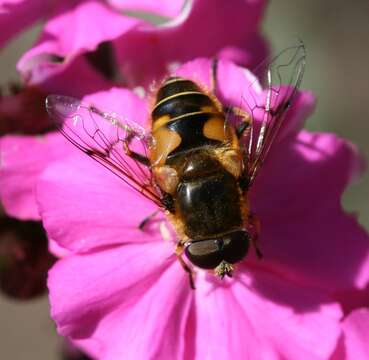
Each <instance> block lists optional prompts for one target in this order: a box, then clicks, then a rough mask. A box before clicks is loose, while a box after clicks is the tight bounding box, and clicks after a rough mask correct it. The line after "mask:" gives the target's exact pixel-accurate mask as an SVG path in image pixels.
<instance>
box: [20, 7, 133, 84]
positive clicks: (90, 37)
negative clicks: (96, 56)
mask: <svg viewBox="0 0 369 360" xmlns="http://www.w3.org/2000/svg"><path fill="white" fill-rule="evenodd" d="M138 22H139V21H138V20H135V19H133V18H130V17H122V16H121V15H120V14H119V13H118V12H116V11H114V10H112V9H110V8H109V7H108V6H107V5H105V4H103V3H102V2H100V1H96V0H88V1H81V2H78V1H77V2H76V3H75V4H73V7H72V4H71V3H69V2H60V3H59V4H58V7H57V8H56V9H55V11H54V16H52V17H51V19H50V20H49V21H48V22H47V23H46V25H45V27H44V29H43V32H42V34H41V36H40V38H39V40H38V43H37V45H36V46H34V47H33V48H32V49H31V50H29V51H28V52H26V53H25V54H24V55H23V56H22V58H21V59H20V61H19V62H18V65H17V68H18V71H20V73H21V74H22V76H23V78H24V79H25V80H26V81H28V82H31V83H41V82H43V81H44V80H45V78H46V77H47V76H52V75H55V74H57V73H59V72H61V71H63V70H64V68H65V67H66V66H67V65H70V63H72V62H73V59H74V57H76V56H77V55H78V54H81V53H82V52H87V51H92V50H95V49H96V48H97V46H98V45H99V44H100V43H102V42H105V41H109V40H112V39H115V38H117V37H118V36H120V35H121V34H122V33H124V32H126V31H128V30H130V29H131V28H133V27H135V26H136V25H137V23H138ZM97 24H98V26H97ZM84 71H86V70H84ZM82 75H83V74H80V76H79V79H81V76H82ZM90 81H91V80H90ZM71 85H72V84H70V86H71Z"/></svg>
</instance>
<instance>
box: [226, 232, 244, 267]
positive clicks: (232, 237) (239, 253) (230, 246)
mask: <svg viewBox="0 0 369 360" xmlns="http://www.w3.org/2000/svg"><path fill="white" fill-rule="evenodd" d="M222 240H223V249H222V254H223V259H224V260H225V261H227V262H229V263H231V264H234V263H236V262H239V261H241V260H242V259H243V258H244V257H245V256H246V254H247V251H248V250H249V242H250V235H249V234H248V233H247V232H246V231H241V230H240V231H234V232H232V233H230V234H227V235H225V236H224V237H223V239H222Z"/></svg>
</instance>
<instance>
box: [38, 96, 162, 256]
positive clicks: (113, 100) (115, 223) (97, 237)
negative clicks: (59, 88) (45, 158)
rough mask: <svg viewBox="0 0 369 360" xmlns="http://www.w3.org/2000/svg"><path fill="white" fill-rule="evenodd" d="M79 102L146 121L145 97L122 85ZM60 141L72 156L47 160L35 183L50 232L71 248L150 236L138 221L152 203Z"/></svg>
mask: <svg viewBox="0 0 369 360" xmlns="http://www.w3.org/2000/svg"><path fill="white" fill-rule="evenodd" d="M84 102H86V103H94V104H95V105H96V106H98V107H101V108H102V109H107V110H109V111H112V112H117V113H120V114H123V115H124V116H125V117H127V118H129V119H132V118H134V120H135V121H136V122H137V123H139V124H142V125H144V123H145V122H146V112H145V110H146V109H145V103H144V102H143V101H142V100H141V99H139V98H138V97H136V96H134V95H133V94H132V93H131V92H129V91H127V90H120V89H112V90H110V91H108V92H101V93H97V94H94V95H93V96H89V97H86V98H85V99H84ZM82 135H83V134H82ZM65 141H66V140H65ZM66 143H67V141H66ZM65 146H68V147H69V148H70V149H71V150H73V156H71V157H70V158H68V159H65V160H63V161H61V162H56V163H54V164H52V165H50V166H49V167H48V168H47V169H46V171H45V172H44V173H43V174H42V176H41V178H40V180H39V184H38V194H37V195H38V202H39V209H40V212H41V214H42V218H43V222H44V226H45V228H46V230H47V232H48V235H49V237H50V238H51V239H53V240H54V241H56V242H57V243H58V246H61V247H62V248H65V249H69V250H73V251H76V250H78V251H86V250H88V249H91V248H94V247H97V246H102V245H110V244H117V243H118V244H121V243H126V242H132V241H133V242H134V241H149V240H152V234H151V232H148V233H147V232H143V231H141V230H139V228H138V226H139V224H140V223H141V221H142V220H144V218H145V217H146V216H148V215H150V214H151V213H153V212H154V211H155V210H156V209H157V207H156V206H155V205H154V204H153V203H152V202H150V201H149V200H147V199H146V198H144V197H143V196H142V195H141V194H139V193H137V192H136V191H135V190H133V189H131V188H130V187H128V185H126V184H125V183H124V182H123V181H122V180H121V179H119V178H118V177H116V176H115V175H114V174H113V173H111V172H110V171H108V170H107V169H105V168H104V167H103V166H101V165H100V164H97V163H96V162H95V161H93V160H92V159H90V158H89V157H88V156H86V155H85V154H83V153H82V152H81V153H80V152H79V151H77V149H75V148H74V147H73V146H72V145H71V144H69V143H68V144H67V145H65ZM71 150H70V151H71ZM158 219H160V216H158ZM153 223H154V224H155V226H159V223H158V222H153ZM127 229H129V231H127Z"/></svg>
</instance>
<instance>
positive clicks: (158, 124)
mask: <svg viewBox="0 0 369 360" xmlns="http://www.w3.org/2000/svg"><path fill="white" fill-rule="evenodd" d="M200 114H210V115H219V116H221V115H222V114H221V113H219V112H217V111H194V112H190V113H187V114H182V115H179V116H176V117H174V118H169V116H168V115H163V116H161V117H159V118H157V119H156V120H155V122H154V123H153V127H152V131H153V132H154V131H155V130H156V129H159V128H160V127H162V126H164V125H165V124H167V123H168V122H172V121H176V120H179V119H184V118H186V117H189V116H193V115H200Z"/></svg>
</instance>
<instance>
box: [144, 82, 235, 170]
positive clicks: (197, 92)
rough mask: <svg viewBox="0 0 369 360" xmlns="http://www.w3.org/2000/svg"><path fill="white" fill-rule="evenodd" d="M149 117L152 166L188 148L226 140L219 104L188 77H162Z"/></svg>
mask: <svg viewBox="0 0 369 360" xmlns="http://www.w3.org/2000/svg"><path fill="white" fill-rule="evenodd" d="M151 118H152V134H153V137H154V139H155V149H153V152H152V154H151V161H152V163H154V164H156V165H158V164H161V165H163V164H164V163H165V162H166V160H167V158H168V157H174V156H176V155H178V154H182V153H184V152H186V151H189V150H194V149H198V148H201V147H204V146H209V145H214V146H216V145H220V144H221V143H222V142H225V141H229V139H227V134H226V131H225V116H224V113H223V111H222V107H221V105H220V104H219V102H218V101H217V100H216V99H215V97H213V96H211V95H208V94H207V93H206V92H205V91H203V90H202V89H201V88H200V87H199V86H198V85H197V84H196V83H194V82H193V81H191V80H187V79H183V78H179V77H171V78H169V79H168V80H166V81H165V82H164V83H163V85H162V86H161V87H160V89H159V90H158V92H157V95H156V102H155V106H154V108H153V110H152V114H151Z"/></svg>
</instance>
